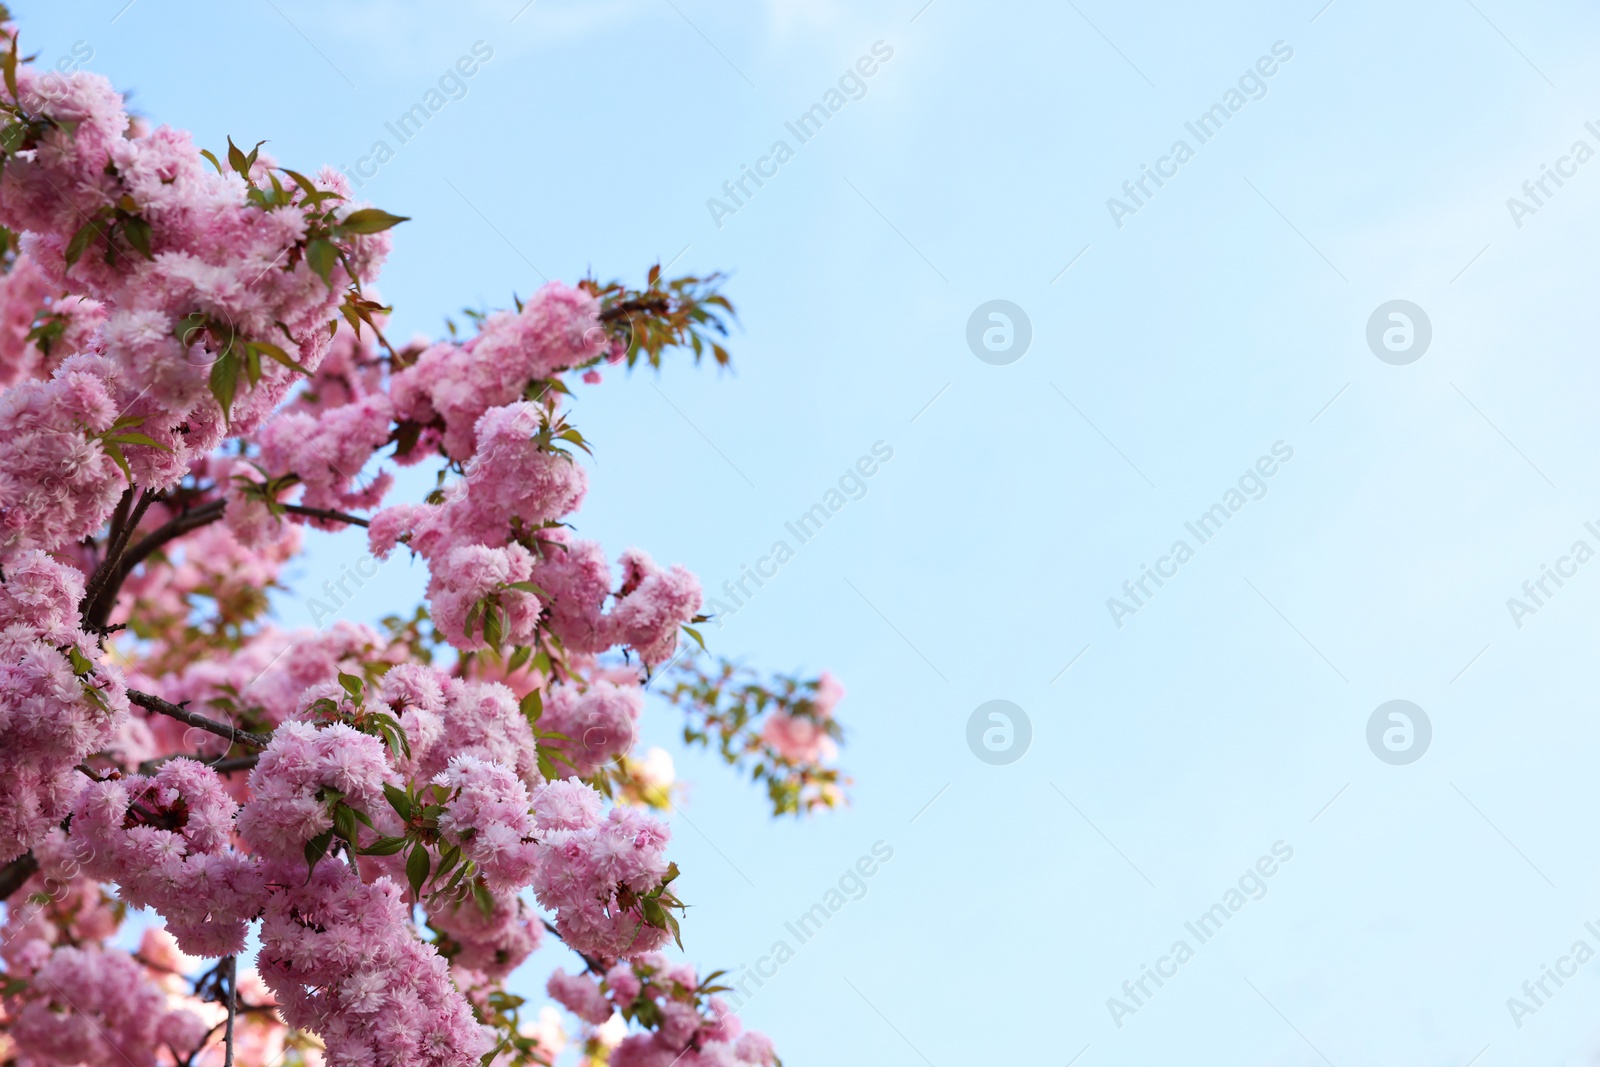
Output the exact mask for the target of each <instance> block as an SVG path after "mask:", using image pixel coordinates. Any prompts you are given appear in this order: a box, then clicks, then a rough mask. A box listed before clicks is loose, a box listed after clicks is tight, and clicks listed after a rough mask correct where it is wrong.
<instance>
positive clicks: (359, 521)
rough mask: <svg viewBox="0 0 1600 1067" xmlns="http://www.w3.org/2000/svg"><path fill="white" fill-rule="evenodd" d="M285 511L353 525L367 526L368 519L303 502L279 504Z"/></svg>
mask: <svg viewBox="0 0 1600 1067" xmlns="http://www.w3.org/2000/svg"><path fill="white" fill-rule="evenodd" d="M278 506H279V507H280V508H282V509H283V510H284V511H287V512H290V513H291V514H294V515H307V516H310V517H311V518H313V519H327V520H328V521H329V522H344V523H349V524H350V525H351V526H365V525H367V520H366V519H363V518H359V517H357V516H355V515H346V514H345V513H344V512H342V511H330V510H328V509H327V508H308V507H306V506H304V505H302V504H279V505H278Z"/></svg>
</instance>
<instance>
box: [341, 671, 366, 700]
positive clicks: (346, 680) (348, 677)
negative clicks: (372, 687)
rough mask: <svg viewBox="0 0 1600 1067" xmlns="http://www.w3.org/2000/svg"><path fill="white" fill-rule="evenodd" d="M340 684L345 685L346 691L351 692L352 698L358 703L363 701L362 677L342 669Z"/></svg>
mask: <svg viewBox="0 0 1600 1067" xmlns="http://www.w3.org/2000/svg"><path fill="white" fill-rule="evenodd" d="M339 684H340V685H341V686H343V687H344V691H345V692H346V693H348V694H350V699H351V700H353V701H355V702H356V703H357V704H359V703H361V689H362V686H363V683H362V681H361V679H360V678H357V677H356V676H355V675H353V674H346V673H344V672H343V671H340V672H339Z"/></svg>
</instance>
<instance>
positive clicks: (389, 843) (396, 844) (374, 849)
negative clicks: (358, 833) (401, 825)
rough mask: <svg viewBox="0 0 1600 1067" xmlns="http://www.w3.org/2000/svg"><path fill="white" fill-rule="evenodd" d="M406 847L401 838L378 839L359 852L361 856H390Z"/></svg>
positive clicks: (404, 840)
mask: <svg viewBox="0 0 1600 1067" xmlns="http://www.w3.org/2000/svg"><path fill="white" fill-rule="evenodd" d="M405 847H406V839H405V838H403V837H380V838H378V839H377V840H376V841H374V842H372V844H370V845H368V846H367V847H366V848H363V849H361V850H360V852H361V854H362V855H363V856H392V855H394V854H395V853H396V852H399V851H400V850H401V849H403V848H405Z"/></svg>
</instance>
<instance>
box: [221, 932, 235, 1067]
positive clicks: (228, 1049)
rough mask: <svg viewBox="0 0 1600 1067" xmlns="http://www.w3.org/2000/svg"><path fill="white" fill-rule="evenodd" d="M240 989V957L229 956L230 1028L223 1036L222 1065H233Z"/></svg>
mask: <svg viewBox="0 0 1600 1067" xmlns="http://www.w3.org/2000/svg"><path fill="white" fill-rule="evenodd" d="M238 991H239V957H237V956H229V957H228V1030H227V1033H226V1035H225V1036H224V1037H223V1053H222V1067H233V1017H234V1014H235V1011H236V1009H235V1003H236V995H237V993H238Z"/></svg>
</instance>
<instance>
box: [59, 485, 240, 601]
mask: <svg viewBox="0 0 1600 1067" xmlns="http://www.w3.org/2000/svg"><path fill="white" fill-rule="evenodd" d="M141 503H142V502H141ZM224 503H225V501H223V500H222V499H220V498H219V499H217V500H208V501H206V502H205V503H204V504H201V505H200V506H199V507H196V508H191V509H189V510H187V511H184V512H181V513H180V514H178V515H176V516H174V517H173V518H171V519H169V520H167V522H166V523H165V524H163V525H162V526H160V527H158V528H157V529H156V530H155V531H154V532H153V533H151V534H149V535H148V536H146V537H145V538H144V539H142V540H141V541H140V542H139V543H138V544H136V545H134V546H133V547H132V548H128V549H126V551H121V552H118V553H116V554H115V555H113V554H112V553H111V552H110V551H109V550H108V551H107V553H106V559H105V562H104V563H102V564H100V567H99V568H98V569H97V570H96V571H95V579H98V580H99V586H98V588H97V587H96V586H95V585H94V584H93V583H94V580H93V579H91V584H90V593H88V594H85V595H84V603H85V604H87V605H88V607H87V608H86V609H85V612H84V623H85V624H86V625H87V626H89V627H92V628H94V629H99V630H104V629H105V624H106V620H107V619H108V618H110V617H111V608H112V607H113V606H114V605H115V604H116V602H117V594H118V593H119V592H120V591H121V590H122V583H123V582H124V581H126V580H127V577H128V575H130V574H132V573H133V568H135V567H137V566H138V565H139V564H140V563H143V562H144V561H145V560H146V559H148V558H149V557H150V556H151V555H152V554H153V553H154V552H155V551H156V550H157V549H159V548H160V547H161V546H162V545H165V544H167V543H168V542H170V541H173V540H175V539H177V538H179V537H182V536H183V535H184V534H186V533H188V532H189V531H191V530H198V529H199V528H200V527H202V526H206V525H209V524H210V523H213V522H216V521H217V520H218V519H220V518H222V509H223V505H224ZM143 515H144V511H143V507H141V508H140V510H139V513H138V515H136V516H135V517H134V518H133V519H132V520H131V521H129V522H128V523H127V525H126V527H125V528H124V530H123V531H122V535H123V542H124V547H126V543H127V540H128V538H130V537H131V536H132V534H133V531H134V529H135V528H136V527H137V526H138V525H139V519H140V518H142V517H143ZM102 574H104V577H102ZM90 594H92V596H91V595H90Z"/></svg>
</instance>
